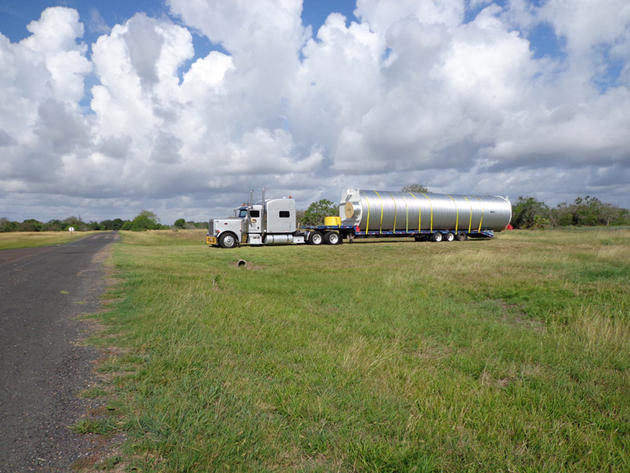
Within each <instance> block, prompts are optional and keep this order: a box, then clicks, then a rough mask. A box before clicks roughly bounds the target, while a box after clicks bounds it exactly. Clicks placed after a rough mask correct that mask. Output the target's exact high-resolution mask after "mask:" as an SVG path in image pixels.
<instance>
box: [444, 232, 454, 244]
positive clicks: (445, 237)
mask: <svg viewBox="0 0 630 473" xmlns="http://www.w3.org/2000/svg"><path fill="white" fill-rule="evenodd" d="M444 239H445V240H446V241H449V242H450V241H453V240H454V239H455V235H453V234H452V233H451V232H448V233H447V234H446V235H445V236H444Z"/></svg>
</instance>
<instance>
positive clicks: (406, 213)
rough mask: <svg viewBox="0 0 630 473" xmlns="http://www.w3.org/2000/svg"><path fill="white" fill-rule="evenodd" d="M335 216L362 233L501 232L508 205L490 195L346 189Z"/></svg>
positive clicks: (508, 213)
mask: <svg viewBox="0 0 630 473" xmlns="http://www.w3.org/2000/svg"><path fill="white" fill-rule="evenodd" d="M339 216H340V217H341V221H342V225H352V226H354V227H356V226H358V227H359V228H360V230H361V231H363V232H374V231H377V232H384V231H387V232H391V231H396V232H400V231H406V232H413V231H418V230H428V231H434V230H456V231H467V232H471V231H472V232H474V231H481V230H493V231H501V230H503V229H505V227H506V226H507V225H508V223H510V219H511V218H512V204H511V203H510V201H509V199H508V198H507V197H502V196H492V195H460V194H434V193H430V192H427V193H423V192H390V191H373V190H364V189H348V190H346V191H344V192H343V194H342V195H341V202H340V204H339Z"/></svg>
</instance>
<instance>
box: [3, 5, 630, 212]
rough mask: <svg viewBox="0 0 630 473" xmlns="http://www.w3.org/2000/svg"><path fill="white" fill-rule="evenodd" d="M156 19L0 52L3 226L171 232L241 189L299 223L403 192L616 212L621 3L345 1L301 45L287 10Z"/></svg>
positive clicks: (68, 14)
mask: <svg viewBox="0 0 630 473" xmlns="http://www.w3.org/2000/svg"><path fill="white" fill-rule="evenodd" d="M166 4H167V8H168V12H169V13H170V15H171V16H170V17H169V16H168V15H166V14H165V15H163V16H161V17H159V18H152V17H149V16H147V15H145V14H143V13H138V14H136V15H134V16H132V17H131V18H129V19H128V20H126V21H124V22H121V23H120V24H117V25H113V26H112V27H111V28H109V27H108V26H107V25H105V24H104V21H102V17H100V15H99V14H98V12H92V14H91V18H85V19H81V18H79V15H78V13H77V12H76V11H75V10H73V9H71V8H65V7H53V8H47V9H46V10H44V11H43V12H42V14H41V17H40V18H39V19H36V20H34V21H32V22H31V23H29V24H28V25H27V28H28V31H29V32H30V35H29V36H28V37H27V38H25V39H23V40H22V41H19V42H15V43H14V42H11V41H10V40H9V39H8V38H7V37H5V36H3V35H2V34H0V156H1V159H0V206H1V207H0V208H1V209H2V210H0V214H2V213H4V214H6V216H8V217H9V218H26V217H31V216H35V217H39V218H43V219H47V218H53V217H64V216H67V215H66V214H70V213H74V214H81V215H82V216H83V217H84V218H95V219H96V218H98V219H102V218H106V217H114V216H124V217H131V216H133V215H134V214H135V212H137V211H138V210H140V209H141V208H144V207H148V208H151V209H152V210H154V211H156V212H157V213H158V214H159V215H160V216H161V217H162V220H163V221H166V222H168V221H171V220H173V219H175V218H177V217H180V216H184V217H186V218H195V219H205V218H207V217H208V216H210V215H211V214H214V213H216V212H225V211H227V209H229V208H230V207H231V206H233V205H238V204H239V203H240V201H242V200H243V198H245V197H246V195H247V191H248V189H249V188H250V187H256V188H261V187H266V188H267V189H269V193H272V194H275V195H288V194H292V195H293V196H295V197H296V198H297V199H298V205H300V206H303V207H305V206H306V205H308V203H309V202H311V201H312V200H315V199H318V198H322V197H328V198H333V199H334V198H337V196H338V195H339V194H340V192H341V191H342V190H343V188H345V187H347V186H361V187H371V188H389V189H398V188H400V187H401V186H403V185H405V184H408V183H410V182H422V183H424V184H426V185H428V186H429V187H431V188H432V189H434V190H436V191H449V192H469V193H476V192H479V193H481V192H483V193H487V192H492V193H500V194H509V195H510V196H511V197H513V198H515V197H517V196H518V195H525V194H528V195H536V196H538V197H540V198H544V199H546V200H547V201H549V202H550V203H556V202H558V201H562V200H566V199H572V198H574V197H575V196H577V195H578V194H586V193H590V194H596V195H599V196H600V197H602V198H603V199H605V200H610V201H612V202H614V203H616V204H620V205H625V206H630V200H628V195H629V194H628V191H629V190H630V185H629V184H628V179H627V177H628V176H629V175H630V125H629V124H630V72H629V71H630V33H629V31H630V7H629V6H628V5H627V2H625V1H623V0H606V1H601V2H595V1H590V0H578V1H575V2H571V3H570V4H569V3H568V2H565V1H561V0H549V1H547V2H543V4H542V5H539V4H538V3H530V2H527V1H525V0H514V1H512V2H509V3H507V4H505V5H504V4H503V3H501V4H495V3H493V2H491V1H487V0H481V1H474V2H469V1H465V0H448V1H437V0H403V1H399V2H383V1H377V0H358V1H357V4H356V9H355V12H354V14H355V17H356V18H355V20H354V21H352V20H351V19H348V18H345V17H344V16H343V15H341V14H339V13H334V12H332V13H331V14H330V16H328V18H327V19H326V21H325V22H324V23H323V24H322V25H321V26H320V27H319V28H318V29H317V30H316V31H311V28H310V27H305V26H304V24H303V22H302V18H301V14H302V2H301V0H281V1H276V0H273V1H272V0H262V1H257V2H250V1H246V0H234V1H230V2H225V1H219V0H206V1H203V0H167V2H166ZM97 20H98V21H97ZM83 22H86V24H88V26H89V28H90V29H91V31H99V32H101V33H102V35H101V36H100V37H99V38H98V39H97V40H96V41H95V42H93V43H92V44H86V43H85V42H84V40H83V33H84V26H83ZM96 24H97V25H96ZM95 25H96V26H95ZM541 26H544V27H546V28H550V29H551V30H552V31H553V33H554V34H555V35H556V37H557V38H556V44H557V47H558V48H559V49H558V50H556V51H555V52H552V53H546V54H537V52H536V50H535V48H536V45H535V44H534V43H533V42H532V38H533V36H532V35H535V32H536V28H539V27H541ZM193 35H203V36H205V37H206V38H207V39H208V40H209V41H210V42H212V43H213V44H215V45H217V48H215V50H212V51H210V52H209V53H208V54H204V55H203V56H200V55H199V51H195V50H194V47H193ZM72 209H74V210H72ZM0 216H4V215H0Z"/></svg>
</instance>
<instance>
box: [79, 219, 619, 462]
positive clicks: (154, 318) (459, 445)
mask: <svg viewBox="0 0 630 473" xmlns="http://www.w3.org/2000/svg"><path fill="white" fill-rule="evenodd" d="M202 241H203V232H178V233H174V232H148V233H125V232H123V235H122V241H121V242H120V243H119V244H117V246H116V248H115V250H114V263H115V267H116V270H117V272H118V277H119V278H120V283H119V285H118V286H116V287H115V288H114V289H113V290H112V291H111V294H110V297H112V298H118V301H117V302H115V303H113V304H112V310H111V311H109V312H107V313H105V314H102V315H101V318H102V320H103V321H104V323H105V325H106V326H107V327H108V332H107V336H105V337H102V338H101V340H100V341H99V343H101V344H107V345H112V344H114V345H117V346H118V347H119V348H118V351H117V352H116V353H118V354H117V355H113V356H111V357H110V358H109V359H108V360H107V361H106V362H105V363H104V364H103V365H102V366H101V368H100V369H101V370H102V372H106V373H109V376H110V377H109V379H110V380H111V381H110V385H109V387H108V388H107V389H108V390H109V394H108V395H109V396H110V397H111V398H114V399H115V400H116V402H119V405H120V406H121V407H120V409H119V412H121V417H120V418H119V419H118V422H117V423H114V424H111V425H116V426H117V427H115V428H118V429H121V430H124V431H126V435H127V438H128V439H129V440H128V442H127V444H126V446H125V455H126V457H125V458H126V459H127V461H128V462H130V463H131V464H132V465H133V466H134V467H135V468H137V469H138V470H139V471H147V472H154V471H155V472H157V471H160V472H198V471H286V472H289V471H291V472H293V471H303V472H330V471H344V472H345V471H348V472H350V471H364V472H401V471H410V472H411V471H416V472H429V471H447V472H460V471H480V472H487V471H493V472H494V471H506V472H507V471H518V472H525V471H532V472H533V471H550V472H551V471H553V472H562V471H576V472H577V471H579V472H589V471H591V472H599V471H628V469H630V463H629V460H628V458H629V457H628V452H629V451H630V443H629V439H630V375H629V373H630V371H629V368H630V345H629V339H630V321H629V313H630V284H628V282H629V281H630V231H628V230H619V231H616V232H609V231H607V230H599V231H591V232H567V231H563V232H555V231H544V232H534V231H529V232H528V231H519V232H507V233H502V234H500V235H499V236H498V237H497V238H496V239H495V240H492V241H467V242H453V243H439V244H435V243H415V242H412V241H385V240H382V241H377V242H357V243H354V244H344V245H341V246H337V247H330V246H322V247H311V246H286V247H265V248H247V247H244V248H237V249H235V250H221V249H216V248H206V247H205V246H204V245H203V243H202ZM241 258H242V259H245V260H247V261H248V262H249V265H248V266H247V267H246V268H239V267H237V266H236V265H235V262H236V261H237V260H238V259H241ZM84 427H85V426H84ZM101 427H102V426H99V428H101ZM108 427H111V426H110V425H109V424H108ZM112 428H114V427H112ZM86 429H87V427H86Z"/></svg>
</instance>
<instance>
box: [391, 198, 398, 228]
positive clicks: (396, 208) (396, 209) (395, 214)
mask: <svg viewBox="0 0 630 473" xmlns="http://www.w3.org/2000/svg"><path fill="white" fill-rule="evenodd" d="M390 197H391V198H392V200H393V201H394V233H396V220H398V206H397V205H396V199H394V196H393V195H392V196H390Z"/></svg>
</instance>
